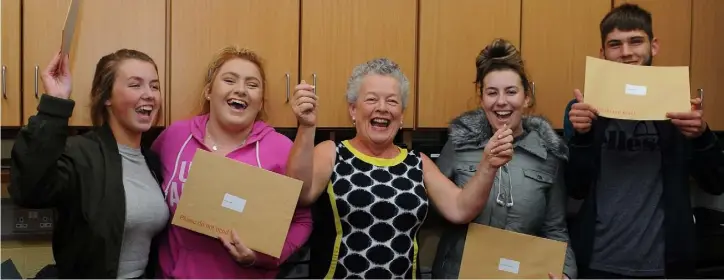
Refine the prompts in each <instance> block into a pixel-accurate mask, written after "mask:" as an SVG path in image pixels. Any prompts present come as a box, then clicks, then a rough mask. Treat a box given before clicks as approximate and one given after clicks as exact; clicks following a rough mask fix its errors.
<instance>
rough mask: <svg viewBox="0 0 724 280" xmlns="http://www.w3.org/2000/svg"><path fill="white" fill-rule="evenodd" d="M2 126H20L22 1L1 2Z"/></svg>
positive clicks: (0, 86)
mask: <svg viewBox="0 0 724 280" xmlns="http://www.w3.org/2000/svg"><path fill="white" fill-rule="evenodd" d="M0 10H2V11H1V12H2V15H1V16H0V18H2V22H0V26H2V29H0V32H2V34H1V35H2V36H1V37H0V40H2V42H1V43H0V45H2V46H1V47H0V49H1V50H2V53H0V66H1V67H2V81H0V100H2V126H20V124H21V119H20V113H21V110H20V108H21V107H20V106H21V105H20V104H21V99H22V97H21V96H20V0H1V2H0Z"/></svg>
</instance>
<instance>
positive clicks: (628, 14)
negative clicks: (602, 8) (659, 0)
mask: <svg viewBox="0 0 724 280" xmlns="http://www.w3.org/2000/svg"><path fill="white" fill-rule="evenodd" d="M600 28H601V46H603V45H605V44H606V36H608V34H609V33H611V32H612V31H613V30H614V29H618V30H621V31H632V30H643V31H644V32H646V35H648V36H649V41H651V40H653V39H654V31H653V27H652V19H651V13H650V12H649V11H647V10H645V9H643V8H641V7H639V6H638V5H636V4H631V3H625V4H622V5H620V6H618V7H616V8H613V9H612V10H611V11H610V12H608V14H606V16H605V17H603V19H602V20H601V24H600Z"/></svg>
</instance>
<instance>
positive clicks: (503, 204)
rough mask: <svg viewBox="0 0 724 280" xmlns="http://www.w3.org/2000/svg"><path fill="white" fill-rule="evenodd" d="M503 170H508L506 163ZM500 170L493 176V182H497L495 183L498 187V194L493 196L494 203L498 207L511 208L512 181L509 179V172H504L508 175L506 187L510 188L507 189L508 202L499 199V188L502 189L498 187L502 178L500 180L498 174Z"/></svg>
mask: <svg viewBox="0 0 724 280" xmlns="http://www.w3.org/2000/svg"><path fill="white" fill-rule="evenodd" d="M504 168H505V169H506V170H507V169H508V164H507V163H506V164H505V165H504ZM501 169H502V168H501ZM501 169H498V172H497V173H496V174H495V180H496V181H497V182H498V183H497V185H498V194H497V195H496V196H495V202H496V203H498V205H500V206H505V207H513V204H514V203H513V181H511V178H510V172H506V173H508V186H510V188H509V189H508V192H509V193H510V202H504V201H503V200H502V199H501V198H500V194H501V193H500V191H501V188H502V187H501V186H500V184H501V183H500V181H502V178H500V173H501V172H502V170H501Z"/></svg>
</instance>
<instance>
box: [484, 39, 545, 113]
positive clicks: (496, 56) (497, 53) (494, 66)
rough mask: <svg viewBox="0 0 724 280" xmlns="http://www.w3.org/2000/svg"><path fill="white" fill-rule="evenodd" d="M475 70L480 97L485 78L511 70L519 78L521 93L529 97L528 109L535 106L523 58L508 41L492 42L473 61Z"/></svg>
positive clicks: (496, 40)
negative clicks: (492, 73) (497, 72)
mask: <svg viewBox="0 0 724 280" xmlns="http://www.w3.org/2000/svg"><path fill="white" fill-rule="evenodd" d="M475 68H476V69H477V71H476V75H475V84H476V85H477V87H478V89H479V91H480V96H481V97H482V95H483V88H484V85H483V80H484V79H485V76H487V75H488V74H489V73H490V72H493V71H500V70H512V71H514V72H515V73H517V74H518V76H520V80H521V83H522V84H523V91H524V93H525V95H526V96H528V97H530V103H529V104H528V107H529V108H532V107H533V106H534V105H535V96H533V94H532V91H531V88H530V80H529V77H528V74H527V72H526V71H525V65H524V63H523V57H522V56H521V54H520V51H518V49H517V48H516V47H515V45H513V43H511V42H510V41H508V40H505V39H502V38H497V39H495V40H493V42H491V43H490V44H489V45H488V46H486V47H485V48H484V49H483V50H481V51H480V53H479V54H478V57H477V58H476V59H475Z"/></svg>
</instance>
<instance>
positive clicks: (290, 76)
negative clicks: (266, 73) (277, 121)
mask: <svg viewBox="0 0 724 280" xmlns="http://www.w3.org/2000/svg"><path fill="white" fill-rule="evenodd" d="M285 76H286V77H287V103H289V83H290V80H291V78H292V75H289V73H287V74H286V75H285Z"/></svg>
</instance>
